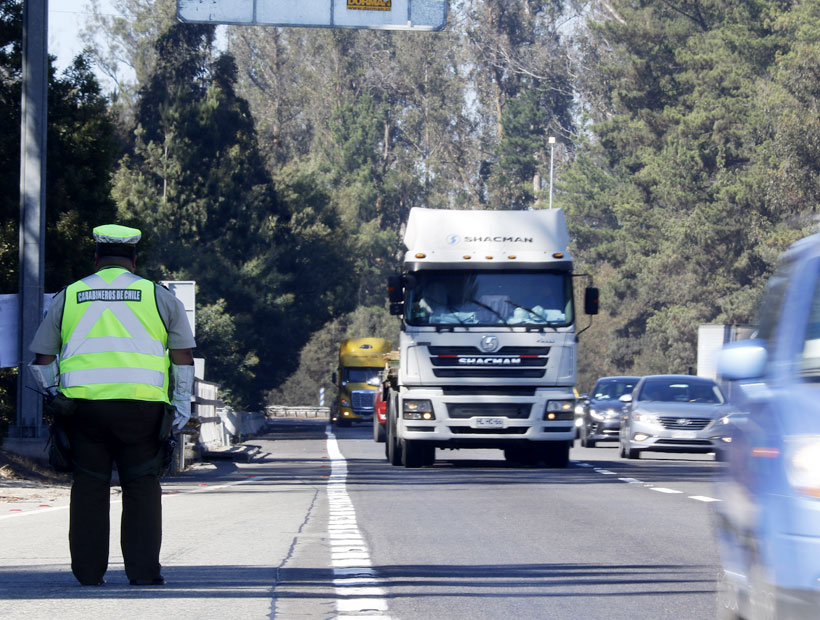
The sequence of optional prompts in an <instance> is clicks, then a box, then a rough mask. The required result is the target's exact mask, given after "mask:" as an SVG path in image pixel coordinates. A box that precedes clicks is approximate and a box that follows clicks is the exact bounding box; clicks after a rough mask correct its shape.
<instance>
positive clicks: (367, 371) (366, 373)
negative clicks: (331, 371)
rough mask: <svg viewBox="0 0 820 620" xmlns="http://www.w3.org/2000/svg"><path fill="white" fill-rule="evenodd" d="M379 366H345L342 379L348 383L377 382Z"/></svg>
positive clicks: (374, 383)
mask: <svg viewBox="0 0 820 620" xmlns="http://www.w3.org/2000/svg"><path fill="white" fill-rule="evenodd" d="M381 370H382V369H381V368H356V367H353V368H345V370H344V376H343V377H342V378H343V379H344V381H347V382H348V383H369V384H370V385H378V384H379V373H380V372H381Z"/></svg>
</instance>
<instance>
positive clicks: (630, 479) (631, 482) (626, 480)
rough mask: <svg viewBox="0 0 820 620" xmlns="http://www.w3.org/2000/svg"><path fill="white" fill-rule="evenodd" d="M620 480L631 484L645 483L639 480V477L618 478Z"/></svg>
mask: <svg viewBox="0 0 820 620" xmlns="http://www.w3.org/2000/svg"><path fill="white" fill-rule="evenodd" d="M618 480H620V481H621V482H626V483H629V484H643V480H638V479H637V478H618Z"/></svg>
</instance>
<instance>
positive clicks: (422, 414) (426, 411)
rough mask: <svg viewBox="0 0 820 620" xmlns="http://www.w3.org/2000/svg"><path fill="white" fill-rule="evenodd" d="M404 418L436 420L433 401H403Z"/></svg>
mask: <svg viewBox="0 0 820 620" xmlns="http://www.w3.org/2000/svg"><path fill="white" fill-rule="evenodd" d="M402 418H404V419H405V420H435V419H436V416H435V414H434V413H433V403H432V402H431V401H429V400H405V401H402Z"/></svg>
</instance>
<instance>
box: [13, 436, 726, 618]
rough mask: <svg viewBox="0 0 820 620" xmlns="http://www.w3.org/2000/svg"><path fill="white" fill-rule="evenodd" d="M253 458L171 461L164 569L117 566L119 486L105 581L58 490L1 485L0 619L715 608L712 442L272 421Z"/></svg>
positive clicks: (662, 613)
mask: <svg viewBox="0 0 820 620" xmlns="http://www.w3.org/2000/svg"><path fill="white" fill-rule="evenodd" d="M249 443H253V444H256V445H258V446H259V447H260V448H261V451H260V452H259V454H258V455H257V457H256V458H255V459H254V460H253V461H252V462H250V463H233V462H225V461H222V462H215V463H213V464H203V465H201V466H199V467H197V468H196V469H195V470H193V471H191V472H187V473H186V474H184V475H181V476H178V477H176V478H171V479H166V480H165V482H164V485H163V486H164V489H165V492H166V496H165V499H164V502H163V507H164V523H165V531H164V541H163V554H162V561H163V565H164V571H163V572H164V574H165V576H166V578H167V580H168V585H166V586H164V587H161V588H137V587H131V586H128V585H127V580H126V578H125V575H124V572H123V569H122V558H121V556H120V555H119V550H118V542H117V541H118V537H119V531H118V529H117V527H116V521H117V520H118V518H119V516H118V515H119V504H118V503H117V502H118V494H116V493H114V494H113V495H112V500H113V503H112V536H111V539H112V540H111V550H112V552H111V564H110V568H109V572H108V574H107V576H106V578H107V581H108V583H107V584H106V585H105V586H102V587H91V588H89V587H81V586H79V585H77V584H76V582H75V581H74V579H73V577H72V575H71V573H70V568H69V558H68V545H67V518H68V513H67V510H66V506H67V504H68V497H67V495H66V494H65V492H64V490H62V491H61V490H49V489H45V490H43V492H42V493H41V494H40V495H37V494H34V495H28V496H26V495H25V494H24V493H22V492H20V493H19V494H18V495H19V497H17V498H15V497H14V493H13V491H14V490H13V489H8V488H3V486H2V485H0V618H21V619H22V618H25V619H30V618H60V619H61V620H73V619H75V618H77V619H79V618H82V619H83V620H88V619H90V618H91V619H93V618H100V619H102V618H117V617H122V618H126V617H129V618H140V619H143V618H145V619H152V618H162V619H167V618H172V619H173V620H183V619H185V618H197V619H202V618H277V619H279V618H281V619H291V618H294V619H302V618H304V619H311V620H313V619H320V618H341V619H343V620H349V619H350V618H363V617H365V618H369V619H370V620H373V619H374V618H376V619H380V620H383V619H385V618H392V619H394V620H416V619H423V620H442V619H447V620H460V619H465V620H466V619H470V620H480V619H493V620H495V619H508V618H519V619H522V620H524V619H527V620H529V619H544V620H546V619H583V620H596V619H601V620H604V619H606V620H617V619H621V618H623V619H627V618H628V619H630V620H631V619H633V618H639V619H647V620H663V619H668V620H687V619H692V620H695V619H697V620H702V619H704V618H713V617H714V615H715V614H714V610H715V577H716V574H717V569H718V565H717V564H718V563H717V556H716V552H715V546H714V543H713V540H712V523H711V503H712V502H711V498H712V495H713V491H712V480H713V478H714V476H715V474H716V473H717V472H718V468H719V466H720V465H719V464H718V463H715V462H714V461H713V459H712V457H711V456H708V455H686V456H674V455H658V456H657V457H649V458H645V459H641V460H639V461H625V460H621V459H619V458H618V456H617V451H616V449H615V448H614V447H612V448H593V449H585V448H576V449H573V451H572V455H571V458H572V463H571V466H570V468H568V469H565V470H550V469H537V468H515V467H508V466H507V465H506V464H505V462H504V461H503V459H502V455H501V452H500V451H494V450H487V451H458V452H451V451H441V450H440V451H438V454H437V457H438V460H437V462H436V465H435V466H434V467H432V468H425V469H418V470H406V469H404V468H397V467H391V466H390V465H389V464H388V463H387V462H386V461H385V460H384V456H383V445H382V444H376V443H374V442H373V441H372V434H371V431H370V429H369V428H367V427H363V426H362V427H354V428H349V429H335V428H334V429H333V430H332V434H330V435H328V434H327V427H326V425H325V424H323V423H317V422H310V421H299V422H296V421H286V422H278V423H277V425H276V426H275V427H273V428H272V432H271V433H270V434H268V435H266V436H265V437H261V438H257V439H255V440H253V441H251V442H249Z"/></svg>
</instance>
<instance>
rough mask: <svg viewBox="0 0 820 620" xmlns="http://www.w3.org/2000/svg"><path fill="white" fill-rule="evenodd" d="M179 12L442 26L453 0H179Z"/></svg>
mask: <svg viewBox="0 0 820 620" xmlns="http://www.w3.org/2000/svg"><path fill="white" fill-rule="evenodd" d="M177 17H178V18H179V20H180V21H182V22H188V23H204V24H234V25H238V26H305V27H317V28H370V29H377V30H441V29H442V28H444V24H445V22H446V21H447V0H302V1H301V2H294V1H293V0H177Z"/></svg>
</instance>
